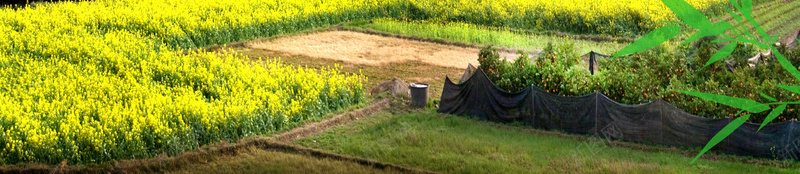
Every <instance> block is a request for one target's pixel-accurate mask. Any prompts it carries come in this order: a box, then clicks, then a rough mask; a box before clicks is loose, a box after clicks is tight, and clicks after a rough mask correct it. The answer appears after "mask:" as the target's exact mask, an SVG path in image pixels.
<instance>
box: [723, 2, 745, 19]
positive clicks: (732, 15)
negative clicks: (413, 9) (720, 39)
mask: <svg viewBox="0 0 800 174" xmlns="http://www.w3.org/2000/svg"><path fill="white" fill-rule="evenodd" d="M722 8H725V10H727V11H728V14H730V15H731V17H733V19H734V20H736V21H739V22H741V21H742V17H741V16H739V14H736V13H734V12H733V11H731V9H728V7H726V6H725V5H722Z"/></svg>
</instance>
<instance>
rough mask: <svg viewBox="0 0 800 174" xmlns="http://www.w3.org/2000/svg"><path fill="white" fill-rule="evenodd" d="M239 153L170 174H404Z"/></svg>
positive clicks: (296, 157)
mask: <svg viewBox="0 0 800 174" xmlns="http://www.w3.org/2000/svg"><path fill="white" fill-rule="evenodd" d="M239 154H240V155H235V156H220V157H219V158H217V159H215V160H213V161H211V162H208V163H202V164H194V165H189V166H184V167H183V168H180V169H177V170H174V171H169V172H167V173H173V174H181V173H186V174H190V173H191V174H194V173H197V174H200V173H209V174H211V173H239V174H244V173H320V172H324V173H400V172H397V171H390V170H381V169H376V168H372V167H370V166H363V165H360V164H358V163H352V162H345V161H338V160H333V159H319V158H316V157H312V156H305V155H298V154H292V153H284V152H275V151H265V150H261V149H257V148H250V149H244V150H240V152H239Z"/></svg>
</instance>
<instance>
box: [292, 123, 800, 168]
mask: <svg viewBox="0 0 800 174" xmlns="http://www.w3.org/2000/svg"><path fill="white" fill-rule="evenodd" d="M295 143H297V144H300V145H303V146H307V147H313V148H319V149H325V150H330V151H333V152H336V153H340V154H346V155H353V156H359V157H364V158H368V159H374V160H379V161H385V162H389V163H393V164H398V165H404V166H409V167H419V168H423V169H428V170H433V171H438V172H444V173H494V172H500V173H750V172H755V173H797V172H800V169H798V168H795V169H783V168H775V167H769V166H759V165H752V164H743V163H735V162H727V161H713V160H700V161H699V162H697V163H696V164H693V165H690V164H689V161H691V158H692V156H691V155H681V154H676V153H665V152H644V151H639V150H633V149H629V148H620V147H609V146H606V145H605V144H604V143H603V141H602V140H599V139H597V140H593V141H579V140H575V139H570V138H563V137H558V136H553V135H540V134H536V133H529V132H526V131H522V130H518V129H513V128H505V126H498V125H497V124H495V123H487V122H481V121H477V120H473V119H468V118H464V117H458V116H450V115H442V114H438V113H435V111H432V110H425V111H419V112H414V113H408V114H392V113H390V112H380V113H378V114H376V115H374V116H372V117H369V118H365V119H361V120H359V121H356V122H354V123H352V125H351V126H347V127H341V128H336V129H332V130H330V131H327V132H324V133H322V134H320V135H318V136H313V137H309V138H306V139H302V140H298V141H295ZM774 163H782V162H774ZM785 165H788V166H792V167H800V163H797V162H786V164H785Z"/></svg>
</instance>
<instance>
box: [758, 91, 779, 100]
mask: <svg viewBox="0 0 800 174" xmlns="http://www.w3.org/2000/svg"><path fill="white" fill-rule="evenodd" d="M758 94H761V97H764V98H766V99H767V100H769V101H778V100H775V98H772V97H770V96H769V95H767V94H764V93H760V92H759V93H758Z"/></svg>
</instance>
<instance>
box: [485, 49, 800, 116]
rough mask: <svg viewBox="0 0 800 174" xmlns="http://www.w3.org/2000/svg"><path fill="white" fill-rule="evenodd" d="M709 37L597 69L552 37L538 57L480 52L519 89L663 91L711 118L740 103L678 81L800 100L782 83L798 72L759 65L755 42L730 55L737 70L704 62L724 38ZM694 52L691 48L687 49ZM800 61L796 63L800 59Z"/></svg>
mask: <svg viewBox="0 0 800 174" xmlns="http://www.w3.org/2000/svg"><path fill="white" fill-rule="evenodd" d="M711 40H713V38H709V39H703V40H701V41H699V42H698V43H697V44H695V45H683V46H677V47H675V48H667V47H666V46H658V47H656V48H653V49H650V50H648V51H643V52H640V53H636V54H633V55H630V56H625V57H620V58H613V59H611V58H600V60H599V61H598V62H599V63H598V64H600V68H599V69H598V71H597V72H596V73H595V75H591V74H590V73H589V71H588V68H587V65H585V63H584V61H583V60H582V59H581V58H580V56H579V55H577V54H575V52H574V51H573V50H574V45H571V44H569V43H563V44H557V45H553V44H548V46H547V47H546V48H545V49H544V50H543V51H542V52H541V53H540V54H539V55H538V56H537V58H536V59H535V60H533V61H530V60H529V58H528V56H527V55H523V56H520V58H517V59H516V60H515V61H514V62H508V61H505V60H502V59H500V57H499V54H498V53H497V51H496V50H494V49H493V48H492V47H491V46H489V47H486V48H483V49H481V51H480V55H479V59H478V61H479V62H480V64H481V66H480V68H481V69H482V70H484V71H485V72H486V73H487V75H488V76H489V78H490V79H491V80H492V81H494V82H495V83H496V84H497V85H498V86H499V87H500V88H503V89H506V90H509V91H512V92H513V91H519V90H522V89H525V88H526V87H528V86H529V85H535V86H537V87H539V88H541V89H543V90H545V91H547V92H550V93H555V94H560V95H565V96H580V95H585V94H588V93H591V92H594V91H600V92H601V93H603V94H604V95H606V96H608V97H609V98H611V99H613V100H615V101H617V102H620V103H626V104H640V103H647V102H651V101H655V100H658V99H663V100H666V101H667V102H669V103H671V104H673V105H675V106H676V107H678V108H680V109H683V110H684V111H686V112H688V113H692V114H695V115H698V116H702V117H708V118H724V117H735V116H734V114H735V113H736V112H738V109H736V108H732V107H728V106H724V105H721V104H717V103H715V102H712V101H708V100H703V99H700V98H696V97H693V96H689V95H685V94H682V93H679V92H677V91H674V90H673V89H681V90H689V91H698V92H706V93H714V94H720V95H727V96H735V97H741V98H747V99H751V100H755V101H759V102H768V100H767V99H766V98H764V97H762V96H761V95H760V94H759V92H760V93H763V94H765V95H769V96H771V97H774V98H776V99H777V100H779V101H797V100H800V95H797V94H793V93H791V92H789V91H786V90H782V89H777V88H775V85H776V84H794V83H796V82H795V80H794V78H792V77H791V75H790V74H788V72H786V71H785V70H784V69H783V68H781V66H780V64H778V63H777V62H776V61H774V59H773V60H770V59H769V58H767V61H766V63H762V64H759V65H758V66H756V68H751V67H749V66H748V64H747V61H746V60H747V59H748V58H750V57H752V56H753V55H755V54H756V53H757V49H756V47H755V46H752V45H749V44H743V43H739V46H737V48H736V50H735V51H734V53H733V54H732V55H731V57H730V58H729V59H726V60H725V61H727V60H731V59H733V60H734V62H736V64H735V65H734V71H733V72H730V71H728V70H727V69H726V64H725V63H724V62H725V61H719V62H715V63H712V64H710V65H709V66H706V67H703V66H704V65H705V62H707V61H708V59H709V58H710V57H711V55H713V54H714V53H715V52H716V51H717V49H718V48H719V47H720V46H721V45H717V44H715V43H712V42H711ZM683 53H686V54H683ZM784 55H787V56H788V57H789V59H790V60H791V61H792V62H793V63H795V62H797V63H800V61H798V56H797V55H800V49H798V48H794V49H786V51H785V53H784ZM797 63H795V65H797ZM798 109H800V107H797V105H789V107H788V108H787V110H786V111H785V112H784V114H783V116H781V117H779V118H778V119H777V120H778V121H782V120H789V119H796V118H798V115H800V112H798ZM766 115H767V112H763V113H759V114H754V115H753V116H752V117H751V118H750V121H751V122H761V121H762V120H763V119H764V118H765V117H766Z"/></svg>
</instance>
